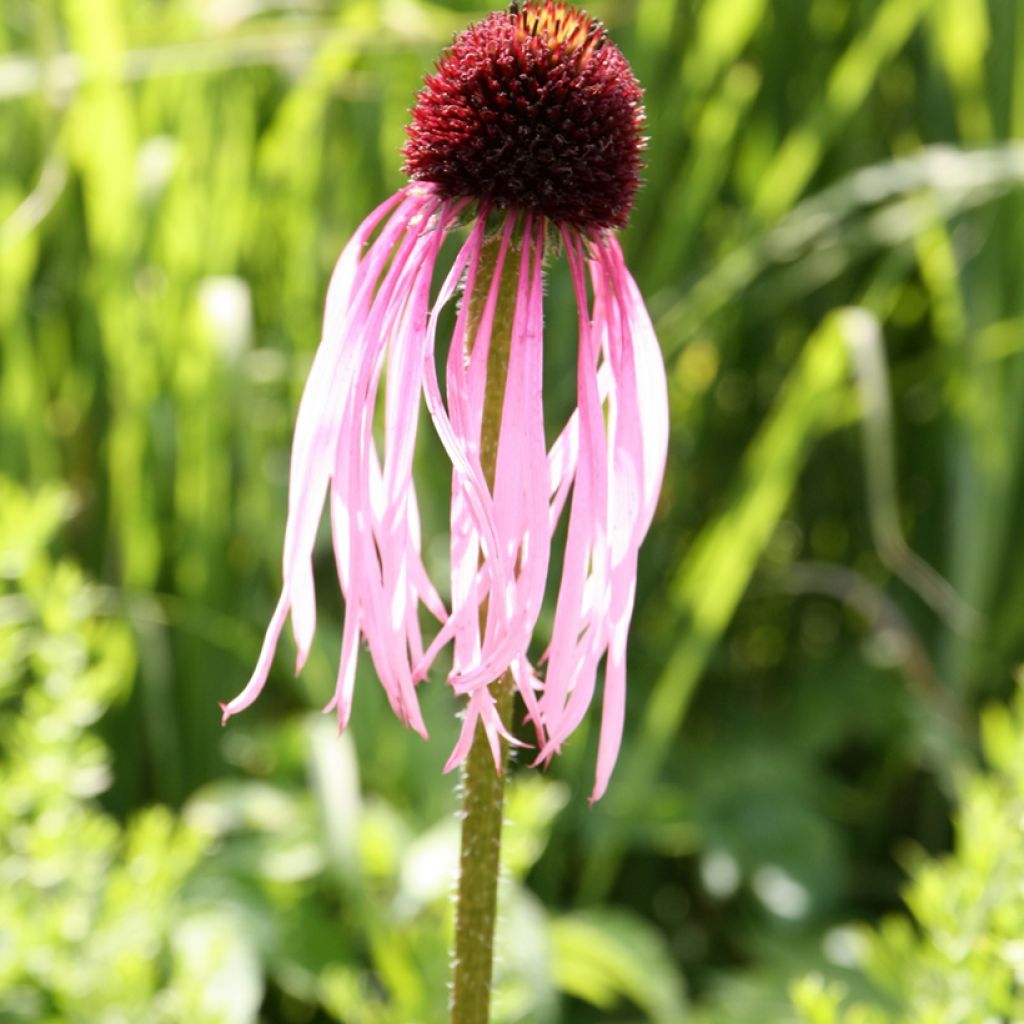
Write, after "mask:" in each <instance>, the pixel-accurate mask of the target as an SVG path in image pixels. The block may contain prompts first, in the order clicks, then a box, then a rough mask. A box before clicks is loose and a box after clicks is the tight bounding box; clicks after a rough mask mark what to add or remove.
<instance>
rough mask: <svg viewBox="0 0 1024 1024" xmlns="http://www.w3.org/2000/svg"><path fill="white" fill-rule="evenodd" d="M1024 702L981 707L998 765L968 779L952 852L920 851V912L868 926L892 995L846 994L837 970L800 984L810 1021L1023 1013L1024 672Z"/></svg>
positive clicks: (967, 1019)
mask: <svg viewBox="0 0 1024 1024" xmlns="http://www.w3.org/2000/svg"><path fill="white" fill-rule="evenodd" d="M1020 684H1021V686H1020V689H1019V690H1018V693H1017V697H1016V700H1015V702H1014V707H1013V708H1012V709H1010V708H1007V707H1005V706H1003V705H996V706H994V707H992V708H990V709H989V710H988V711H987V712H986V713H985V715H984V716H983V718H982V723H981V725H982V737H983V745H984V751H985V755H986V758H987V760H988V762H989V764H990V766H991V767H990V770H989V771H988V772H973V773H971V774H970V775H969V776H968V777H967V778H966V779H964V780H963V783H962V784H961V786H960V787H959V790H960V792H959V801H958V804H959V806H958V811H957V815H956V839H955V842H954V848H953V853H952V854H951V855H949V856H946V857H942V858H938V859H936V858H929V857H924V856H922V855H920V853H917V854H916V855H915V856H914V857H913V863H912V865H911V877H912V880H911V884H910V886H909V888H908V889H907V891H906V893H905V897H904V898H905V900H906V903H907V907H908V908H909V910H910V913H911V917H910V918H909V919H908V918H907V917H905V916H903V915H892V916H890V917H887V918H886V919H885V920H884V921H883V922H882V923H881V925H880V926H879V928H878V930H877V931H873V932H869V933H867V934H866V935H862V936H859V937H858V938H859V939H860V944H861V950H860V959H862V960H863V962H864V964H865V966H866V970H867V972H868V975H869V977H870V978H871V979H872V980H873V981H874V982H875V984H876V985H877V988H878V990H879V996H880V997H885V1002H881V1001H880V1000H879V1001H876V1002H874V1003H869V1002H854V1003H851V1004H849V1005H844V1004H845V1003H846V1000H845V999H844V992H843V987H842V985H841V984H839V983H838V982H834V983H832V984H831V985H825V984H823V982H822V980H821V979H820V978H814V977H811V978H807V979H805V980H803V981H801V982H800V983H798V984H797V985H796V986H795V987H794V993H793V996H794V1001H795V1002H796V1004H797V1006H798V1007H799V1009H800V1011H801V1020H803V1021H805V1022H806V1024H840V1022H842V1024H904V1022H905V1024H925V1022H928V1024H945V1022H953V1021H957V1022H962V1024H974V1022H977V1024H983V1022H985V1021H991V1020H994V1019H998V1020H1020V1019H1021V1018H1022V1016H1024V984H1022V979H1024V943H1022V936H1024V899H1022V897H1021V894H1022V893H1024V844H1022V843H1021V821H1022V820H1024V674H1022V676H1021V679H1020Z"/></svg>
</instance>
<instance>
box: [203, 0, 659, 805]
mask: <svg viewBox="0 0 1024 1024" xmlns="http://www.w3.org/2000/svg"><path fill="white" fill-rule="evenodd" d="M643 124H644V112H643V106H642V92H641V89H640V87H639V85H638V83H637V81H636V78H635V77H634V75H633V73H632V71H631V69H630V67H629V65H628V63H627V62H626V60H625V58H624V57H623V56H622V54H621V52H620V51H619V50H618V49H617V48H616V47H615V46H614V45H613V44H612V43H610V42H609V40H608V37H607V35H606V33H605V30H604V27H603V26H602V25H601V23H600V22H598V21H595V20H593V19H591V18H590V17H589V16H588V15H586V14H584V13H582V12H578V11H574V10H572V9H570V8H567V7H566V6H564V5H563V4H555V3H549V2H546V3H536V4H529V5H526V6H523V7H522V8H520V7H519V6H518V5H517V4H513V5H512V6H511V7H510V8H509V10H508V11H506V12H501V13H495V14H492V15H490V16H489V17H487V18H485V19H484V20H483V21H481V22H479V23H477V24H475V25H473V26H471V27H470V28H468V29H466V31H465V32H463V33H462V34H461V35H460V36H458V37H457V38H456V39H455V41H454V44H453V45H452V46H451V48H450V49H449V50H447V51H446V52H445V54H444V55H443V56H442V58H441V59H440V61H439V63H438V65H437V70H436V72H435V73H434V74H433V75H431V76H430V77H428V78H427V80H426V84H425V86H424V87H423V89H422V91H421V92H420V94H419V96H418V99H417V102H416V105H415V108H414V109H413V112H412V123H411V125H410V126H409V128H408V135H409V139H408V142H407V143H406V145H405V148H404V156H405V168H404V170H405V172H406V173H407V175H408V176H409V178H410V179H411V180H410V183H409V184H408V185H406V186H405V187H404V188H402V189H401V190H400V191H399V192H398V193H396V194H395V195H393V196H392V197H391V198H389V199H388V200H387V201H385V202H384V203H383V204H382V205H381V206H380V207H378V209H376V210H375V211H374V212H373V213H371V214H370V216H369V217H367V219H366V220H365V221H364V222H363V224H362V225H361V226H360V227H359V229H358V230H357V231H356V233H355V236H354V237H353V238H352V240H351V241H350V242H349V243H348V245H347V246H346V248H345V250H344V252H343V253H342V254H341V257H340V259H339V261H338V264H337V266H336V268H335V270H334V273H333V276H332V278H331V282H330V285H329V288H328V292H327V301H326V311H325V315H324V327H323V335H322V339H321V342H320V347H319V349H318V351H317V353H316V357H315V359H314V361H313V366H312V369H311V371H310V374H309V379H308V381H307V383H306V388H305V392H304V394H303V396H302V401H301V403H300V406H299V412H298V418H297V422H296V426H295V436H294V441H293V445H292V461H291V474H290V480H289V501H288V521H287V527H286V533H285V542H284V585H283V589H282V592H281V597H280V600H279V601H278V604H277V608H276V610H275V612H274V615H273V618H272V620H271V622H270V626H269V629H268V630H267V635H266V639H265V641H264V644H263V649H262V652H261V654H260V657H259V660H258V663H257V665H256V670H255V672H254V673H253V675H252V678H251V679H250V680H249V683H248V685H247V686H246V687H245V689H244V691H243V692H242V693H241V694H239V695H238V696H237V697H236V698H235V699H234V700H232V701H231V702H230V703H229V704H226V705H224V708H223V710H224V718H225V720H226V719H227V718H228V717H230V716H231V715H232V714H234V713H235V712H238V711H241V710H242V709H243V708H246V707H248V705H249V704H251V703H252V702H253V700H255V698H256V697H257V695H258V694H259V693H260V691H261V689H262V688H263V685H264V682H265V681H266V678H267V674H268V671H269V669H270V665H271V661H272V659H273V655H274V651H275V648H276V646H277V642H278V638H279V636H280V634H281V630H282V628H283V626H284V623H285V620H286V618H287V617H288V616H289V615H290V616H291V621H292V628H293V631H294V635H295V642H296V646H297V648H298V664H297V670H299V669H301V668H302V666H303V663H304V662H305V660H306V657H307V655H308V654H309V650H310V645H311V643H312V640H313V633H314V629H315V623H316V602H315V597H314V587H313V569H312V554H313V546H314V541H315V537H316V533H317V527H318V524H319V521H320V518H321V515H322V513H323V506H324V502H325V499H326V500H327V501H328V502H329V506H330V515H331V526H332V531H333V542H334V553H335V559H336V564H337V573H338V579H339V582H340V585H341V590H342V593H343V594H344V598H345V619H344V630H343V639H342V645H341V657H340V666H339V671H338V680H337V689H336V691H335V694H334V697H333V698H332V700H331V702H330V704H329V705H328V708H327V709H326V710H331V709H333V710H335V711H336V713H337V716H338V722H339V725H340V726H341V727H342V728H344V727H345V725H346V724H347V722H348V720H349V715H350V711H351V708H352V691H353V683H354V680H355V669H356V659H357V655H358V651H359V648H360V637H362V638H364V639H365V641H366V645H367V647H368V649H369V653H370V656H371V658H372V659H373V664H374V668H375V669H376V672H377V675H378V677H379V678H380V681H381V683H382V684H383V686H384V689H385V691H386V693H387V696H388V699H389V700H390V702H391V706H392V707H393V709H394V711H395V713H396V714H397V715H398V717H399V718H400V719H401V720H402V721H403V722H405V723H406V724H408V725H409V726H411V727H412V728H413V729H415V730H416V731H417V732H419V733H420V734H421V735H423V736H426V728H425V726H424V722H423V718H422V716H421V714H420V709H419V705H418V701H417V696H416V687H417V684H418V683H419V682H420V681H421V680H423V679H424V678H425V677H426V676H427V673H428V672H429V670H430V667H431V664H432V663H433V661H434V659H435V657H436V656H437V654H438V653H439V652H440V651H441V650H442V649H443V648H444V647H445V646H446V645H448V644H451V645H452V648H453V653H452V659H453V660H452V668H451V672H450V674H449V677H448V681H449V683H450V684H451V686H452V687H453V688H454V690H455V692H456V693H457V694H459V695H461V696H463V697H464V698H465V702H466V703H465V714H464V722H463V726H462V732H461V735H460V738H459V740H458V743H457V744H456V746H455V749H454V750H453V752H452V754H451V757H450V759H449V761H448V765H447V767H448V768H451V767H453V766H455V765H456V764H458V763H460V762H461V761H462V760H463V759H464V758H465V757H466V755H467V753H468V751H469V749H470V746H471V744H472V742H473V738H474V736H475V734H476V731H477V725H478V723H479V724H481V725H482V727H483V730H484V732H485V734H486V737H487V740H488V742H489V744H490V748H491V751H492V752H493V757H494V762H495V765H496V766H497V767H498V769H499V771H500V769H501V766H502V763H503V758H502V753H501V742H500V737H504V738H505V739H506V740H507V741H509V742H515V741H514V740H513V739H512V737H511V735H510V733H509V732H508V725H509V723H508V722H507V721H503V719H502V716H501V715H500V714H499V712H498V710H497V708H496V703H495V701H496V695H495V692H494V687H495V684H496V683H497V681H499V680H501V679H502V678H503V677H505V676H506V673H508V674H510V676H511V679H512V680H514V685H515V689H516V690H517V691H518V693H519V694H520V696H521V698H522V701H523V704H524V706H525V709H526V715H527V717H528V719H529V721H530V722H531V723H532V727H533V728H534V729H535V730H536V733H537V737H538V746H539V752H538V760H546V759H547V758H548V757H550V755H551V754H552V753H553V752H555V751H556V750H557V749H558V748H559V746H560V745H561V744H562V743H563V742H564V741H565V740H566V739H567V737H568V736H569V735H570V734H571V733H572V732H573V730H574V729H575V728H576V727H577V726H578V725H579V724H580V722H581V720H582V719H583V717H584V714H585V713H586V711H587V708H588V707H589V705H590V703H591V701H592V699H593V697H594V694H595V690H596V686H597V678H598V671H599V666H600V663H601V662H602V660H603V662H604V687H603V697H602V721H601V732H600V743H599V750H598V756H597V772H596V781H595V784H594V788H593V793H592V799H597V798H598V797H600V796H601V795H602V793H603V792H604V790H605V788H606V786H607V784H608V779H609V776H610V774H611V771H612V767H613V765H614V763H615V760H616V757H617V753H618V748H619V743H620V738H621V735H622V726H623V716H624V707H625V692H626V636H627V630H628V626H629V620H630V616H631V613H632V608H633V598H634V590H635V586H636V563H637V550H638V548H639V546H640V542H641V540H642V539H643V537H644V535H645V533H646V531H647V529H648V526H649V525H650V522H651V518H652V515H653V513H654V509H655V504H656V501H657V497H658V492H659V488H660V485H661V479H662V472H663V469H664V463H665V456H666V443H667V432H668V410H667V397H666V386H665V374H664V367H663V363H662V359H661V355H660V352H659V349H658V345H657V342H656V339H655V336H654V331H653V329H652V327H651V322H650V318H649V316H648V314H647V311H646V309H645V307H644V303H643V300H642V298H641V296H640V293H639V291H638V290H637V286H636V284H635V283H634V281H633V278H632V277H631V276H630V273H629V271H628V270H627V269H626V266H625V264H624V262H623V257H622V251H621V249H620V247H619V243H618V240H617V238H616V235H615V229H617V228H621V227H623V226H624V225H625V223H626V220H627V218H628V215H629V212H630V208H631V206H632V202H633V198H634V195H635V193H636V189H637V185H638V181H639V171H640V166H641V151H642V150H643V148H644V142H645V140H644V138H643V134H642V132H643ZM456 232H458V233H464V234H463V237H464V240H463V242H462V245H461V248H460V249H459V252H458V255H457V256H455V258H454V261H453V262H452V264H451V266H450V267H448V268H446V269H447V275H446V279H445V280H444V283H443V285H442V286H441V289H440V292H439V293H438V294H432V292H431V282H432V279H433V277H434V273H435V268H436V266H437V263H438V260H439V258H440V253H441V249H442V243H443V242H444V241H445V239H446V237H447V236H448V235H450V234H452V233H456ZM557 253H562V254H564V258H565V259H566V260H567V261H568V265H569V269H570V271H571V276H572V281H573V284H574V287H575V296H576V302H577V307H578V313H579V338H578V359H577V408H576V410H575V412H574V413H573V414H572V416H571V417H570V418H569V419H568V421H567V423H566V424H565V426H564V429H563V430H562V431H561V432H560V433H559V434H558V436H557V437H555V438H554V439H553V440H552V441H551V443H550V444H549V443H548V438H546V437H545V430H544V413H543V390H544V389H543V380H542V366H543V344H544V325H543V312H544V310H543V307H544V297H543V287H542V276H543V266H544V261H545V259H546V258H547V257H549V256H551V255H553V254H557ZM457 294H461V295H462V297H463V301H462V302H461V303H460V306H459V309H458V312H457V315H456V317H455V326H454V331H453V334H452V337H451V339H450V341H449V342H448V344H447V360H446V374H445V377H446V379H445V382H444V387H443V388H442V385H441V382H440V381H439V380H438V375H437V372H436V365H437V363H436V360H435V349H436V346H437V334H438V323H439V315H440V313H441V310H442V308H443V307H444V306H445V305H446V304H447V303H449V302H451V301H452V299H453V298H454V297H455V296H456V295H457ZM382 391H383V396H382V395H381V392H382ZM421 395H422V397H423V400H424V401H425V403H426V407H427V409H428V411H429V413H430V417H431V419H432V420H433V424H434V427H435V429H436V431H437V434H438V436H439V438H440V440H441V443H442V444H443V446H444V448H445V450H446V451H447V454H448V457H449V458H450V460H451V464H452V500H451V568H450V574H451V578H450V586H449V588H447V589H448V592H449V593H450V607H449V608H446V607H445V604H444V602H443V601H442V599H441V597H440V596H439V592H438V588H437V587H436V586H435V585H434V583H433V582H432V581H431V579H430V577H429V575H428V573H427V570H426V568H425V566H424V563H423V560H422V558H421V555H420V527H419V515H418V510H417V499H416V489H415V485H414V482H413V473H412V464H413V451H414V448H415V441H416V431H417V424H418V420H419V415H418V412H419V403H420V396H421ZM381 402H383V411H384V416H383V424H384V430H383V438H382V441H383V443H382V444H381V443H380V441H379V440H378V438H377V437H376V436H375V433H374V420H375V413H376V410H377V409H378V406H379V404H380V403H381ZM566 506H568V511H567V513H566V512H565V509H566ZM563 514H567V515H568V526H567V539H566V545H565V553H564V560H563V569H562V576H561V580H560V582H559V583H558V584H557V596H556V599H555V611H554V622H553V627H552V632H551V637H550V644H549V646H548V648H547V651H546V653H545V654H544V656H543V657H542V658H541V659H539V660H538V662H534V661H533V660H531V657H530V646H531V640H532V637H533V632H534V628H535V626H536V623H537V618H538V615H539V614H540V611H541V607H542V603H543V600H544V596H545V592H546V589H547V587H548V568H549V561H550V553H551V540H552V535H553V533H554V532H555V529H556V526H557V525H558V522H559V520H560V517H561V516H562V515H563ZM421 604H422V605H424V606H425V607H426V608H427V609H428V610H429V612H430V613H432V615H433V616H434V617H435V618H436V619H437V621H438V624H439V625H438V628H437V630H436V633H435V634H434V635H433V636H432V637H426V638H425V637H424V636H423V635H422V634H421V627H420V605H421Z"/></svg>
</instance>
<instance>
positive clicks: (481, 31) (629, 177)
mask: <svg viewBox="0 0 1024 1024" xmlns="http://www.w3.org/2000/svg"><path fill="white" fill-rule="evenodd" d="M642 100H643V91H642V90H641V88H640V85H639V83H638V82H637V80H636V77H635V76H634V74H633V71H632V69H631V68H630V66H629V64H628V62H627V61H626V58H625V57H623V56H622V53H621V52H620V51H619V50H618V48H617V47H616V46H615V45H614V44H613V43H611V42H610V41H609V39H608V36H607V34H606V33H605V30H604V26H603V25H602V24H601V23H600V22H599V21H595V20H594V19H592V18H591V17H589V16H588V15H586V14H584V13H583V12H582V11H574V10H572V9H571V8H569V7H567V6H566V5H565V4H561V3H550V2H544V3H534V4H529V5H527V6H524V7H523V8H522V9H519V7H518V5H517V4H512V6H511V7H510V8H509V10H508V11H507V12H502V13H496V14H491V15H490V16H489V17H487V18H485V19H484V20H483V21H480V22H477V23H476V24H475V25H471V26H470V27H469V28H468V29H466V30H465V31H464V32H463V33H462V34H461V35H460V36H458V37H457V38H456V39H455V41H454V43H453V45H452V46H451V47H450V48H449V49H448V50H446V51H445V53H444V54H443V55H442V56H441V58H440V60H439V61H438V64H437V71H436V73H435V74H433V75H430V76H429V77H428V78H427V79H426V84H425V85H424V87H423V89H422V90H421V91H420V94H419V96H418V98H417V101H416V106H415V108H414V109H413V112H412V123H411V124H410V125H409V127H408V128H407V132H408V135H409V140H408V142H406V144H405V147H404V149H403V155H404V156H405V168H404V169H405V173H406V174H408V175H409V176H410V177H411V178H414V179H417V180H421V181H429V182H432V183H433V184H434V185H436V186H437V188H438V189H439V190H440V192H441V193H442V195H445V196H447V197H449V198H461V197H471V198H474V199H478V200H480V201H482V202H484V203H487V204H491V205H494V206H499V207H510V206H512V207H519V208H522V209H525V210H529V211H531V212H533V213H539V214H542V215H543V216H545V217H547V218H549V219H550V220H552V221H555V222H556V223H560V224H571V225H575V226H577V227H579V228H583V229H601V228H610V227H623V226H624V225H625V223H626V220H627V219H628V217H629V211H630V208H631V207H632V204H633V196H634V195H635V194H636V189H637V185H638V184H639V172H640V165H641V159H640V156H641V152H642V150H643V148H644V141H645V140H644V138H643V136H642V134H641V132H642V129H643V124H644V111H643V106H642Z"/></svg>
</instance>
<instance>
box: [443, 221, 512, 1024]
mask: <svg viewBox="0 0 1024 1024" xmlns="http://www.w3.org/2000/svg"><path fill="white" fill-rule="evenodd" d="M500 248H501V243H500V240H499V239H498V238H494V239H492V240H491V241H489V242H487V243H485V245H484V246H483V248H482V250H481V253H480V263H479V268H478V272H477V276H476V281H475V284H474V287H473V291H472V294H470V295H469V296H468V302H469V323H470V334H469V337H470V338H475V337H476V334H477V328H478V327H479V325H480V321H481V319H482V317H483V311H484V305H485V303H486V301H487V296H488V293H489V291H490V288H491V282H492V281H493V279H494V275H495V274H496V273H501V281H500V283H499V286H498V293H497V303H496V306H495V311H494V322H493V326H492V328H491V334H490V350H489V352H488V365H487V384H486V389H485V394H484V409H483V420H482V426H481V434H480V463H481V466H482V468H483V471H484V476H485V477H486V479H487V484H488V486H489V487H490V488H491V489H492V490H493V488H494V477H495V472H496V468H497V461H498V438H499V434H500V430H501V417H502V406H503V403H504V397H505V385H506V381H507V379H508V364H509V351H510V347H511V342H512V325H513V320H514V317H515V301H516V287H517V280H518V273H517V266H518V260H517V259H516V258H515V255H516V254H515V252H514V250H510V251H509V253H508V254H507V255H506V258H505V260H504V266H503V267H502V268H501V269H500V270H499V268H498V262H499V252H500ZM486 617H487V608H486V605H485V606H483V607H482V608H481V612H480V629H481V632H483V630H484V629H485V620H486ZM491 690H492V693H493V694H494V699H495V708H496V710H497V713H498V716H499V719H500V721H501V723H502V725H503V726H504V727H505V728H506V729H507V728H509V726H510V725H511V720H512V707H513V702H514V698H515V682H514V681H513V679H512V676H511V674H510V673H508V672H506V673H505V675H504V676H503V677H502V678H501V680H500V681H499V682H498V683H496V684H495V685H494V686H492V688H491ZM499 742H501V741H500V740H499ZM502 751H503V755H504V756H503V757H502V765H501V771H496V770H495V764H494V756H493V754H492V750H491V745H490V742H489V740H488V738H487V733H486V731H485V729H484V726H483V723H482V722H479V723H478V724H477V728H476V733H475V735H474V737H473V743H472V746H471V747H470V750H469V755H468V756H467V758H466V760H465V761H464V762H463V765H462V779H461V787H460V789H461V794H462V807H461V819H462V844H461V850H460V854H459V881H458V888H457V890H456V897H455V943H454V957H453V966H452V997H451V1011H452V1014H451V1024H487V1021H488V1020H489V1019H490V1005H491V979H492V975H493V970H494V967H493V965H494V930H495V923H496V920H497V906H498V877H499V873H500V867H501V827H502V815H503V810H504V796H505V766H506V762H507V753H505V747H504V745H503V746H502Z"/></svg>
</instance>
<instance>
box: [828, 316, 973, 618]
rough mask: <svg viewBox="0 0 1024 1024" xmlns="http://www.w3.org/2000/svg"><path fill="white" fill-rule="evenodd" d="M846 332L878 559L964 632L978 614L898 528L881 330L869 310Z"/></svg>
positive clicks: (849, 322)
mask: <svg viewBox="0 0 1024 1024" xmlns="http://www.w3.org/2000/svg"><path fill="white" fill-rule="evenodd" d="M844 328H845V329H844V331H843V338H844V340H845V341H846V344H847V347H848V348H849V352H850V360H851V365H852V367H853V370H854V381H855V382H856V385H857V390H858V392H859V394H860V403H861V418H860V422H861V430H862V436H863V442H864V445H863V452H864V473H865V482H866V485H867V502H868V514H869V519H870V523H871V532H872V535H873V537H874V540H875V546H876V548H877V551H878V557H879V558H880V559H881V561H882V563H883V564H884V565H885V566H886V568H888V569H889V570H890V571H891V572H892V573H894V574H895V575H896V576H898V577H899V578H900V579H901V580H903V582H904V583H906V585H907V586H908V587H910V589H911V590H913V591H914V592H915V593H916V594H917V595H918V596H919V597H920V598H921V599H922V600H923V601H925V602H926V603H927V604H928V605H930V606H931V608H932V609H933V610H934V611H935V612H936V613H937V614H938V615H941V616H942V618H943V619H945V620H946V621H947V622H948V623H949V624H950V625H951V626H953V627H954V628H956V629H959V630H968V629H970V628H971V627H972V626H973V625H975V624H976V623H977V619H978V616H977V613H976V612H975V611H974V610H973V609H972V608H970V607H969V606H968V605H967V604H966V603H965V602H964V601H963V600H962V599H961V598H960V596H959V595H958V594H957V593H956V591H955V590H954V589H953V588H952V587H951V586H950V584H949V583H948V581H947V580H945V579H944V578H943V577H942V576H941V575H940V574H939V573H938V572H936V570H935V569H933V568H932V566H930V565H929V564H928V563H927V562H926V561H925V560H924V559H923V558H920V557H919V556H918V555H916V554H915V553H914V552H913V551H912V550H911V549H910V546H909V545H908V544H907V541H906V538H905V537H904V535H903V527H902V526H901V525H900V515H899V502H898V497H897V486H896V462H895V445H894V440H893V426H892V408H891V403H890V399H889V390H890V389H889V371H888V369H887V367H886V361H885V353H884V350H883V345H882V329H881V326H880V325H879V323H878V320H877V319H876V318H875V317H874V316H873V315H872V314H871V313H869V312H868V311H867V310H865V309H850V310H847V312H846V315H845V317H844Z"/></svg>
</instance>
